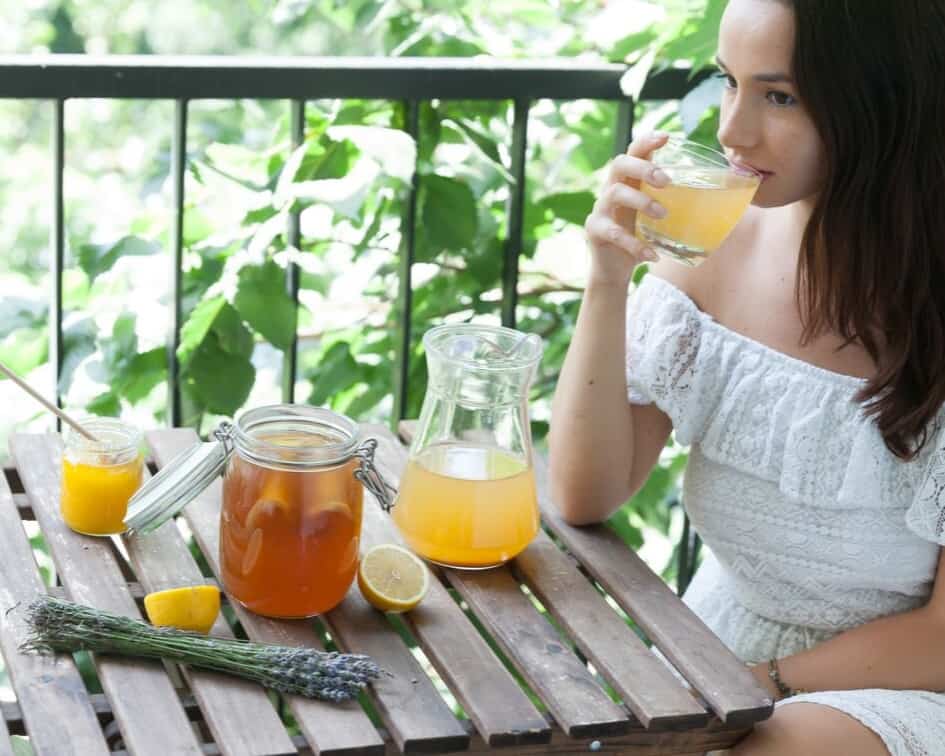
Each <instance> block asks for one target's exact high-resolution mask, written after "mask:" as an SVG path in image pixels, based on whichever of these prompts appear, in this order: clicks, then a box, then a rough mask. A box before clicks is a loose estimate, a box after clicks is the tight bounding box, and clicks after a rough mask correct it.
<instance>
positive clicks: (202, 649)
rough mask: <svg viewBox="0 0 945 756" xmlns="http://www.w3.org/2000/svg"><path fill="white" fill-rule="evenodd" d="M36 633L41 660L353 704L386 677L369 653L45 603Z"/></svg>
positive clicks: (31, 615) (37, 610)
mask: <svg viewBox="0 0 945 756" xmlns="http://www.w3.org/2000/svg"><path fill="white" fill-rule="evenodd" d="M26 619H27V622H28V623H29V626H30V634H29V637H28V638H27V640H26V642H25V643H24V644H23V650H25V651H32V652H36V653H51V652H54V651H65V652H73V651H92V652H94V653H101V654H121V655H125V656H143V657H147V658H152V659H166V660H168V661H172V662H177V663H180V664H189V665H190V666H192V667H200V668H202V669H211V670H214V671H217V672H226V673H229V674H233V675H238V676H239V677H244V678H246V679H248V680H254V681H255V682H258V683H260V684H261V685H264V686H265V687H267V688H272V689H273V690H278V691H280V692H282V693H295V694H298V695H302V696H306V697H308V698H319V699H322V700H326V701H347V700H349V699H351V698H354V697H355V696H357V695H358V693H359V692H360V691H361V689H362V688H364V687H365V686H366V685H367V684H368V683H369V682H371V681H372V680H376V679H377V678H378V677H379V676H380V675H381V670H380V668H379V667H378V666H377V664H375V663H374V661H373V660H372V659H371V658H370V657H368V656H364V655H361V654H342V653H337V652H328V651H319V650H317V649H314V648H301V647H293V646H273V645H267V644H263V643H253V642H250V641H242V640H233V639H230V638H219V637H215V636H207V635H200V634H199V633H190V632H185V631H183V630H176V629H174V628H167V627H154V626H152V625H149V624H148V623H146V622H141V621H140V620H134V619H130V618H128V617H123V616H121V615H118V614H112V613H111V612H106V611H102V610H100V609H93V608H91V607H88V606H83V605H82V604H76V603H73V602H71V601H63V600H62V599H57V598H53V597H52V596H46V595H44V596H41V597H39V598H37V599H36V600H34V601H33V602H32V603H31V604H30V605H29V606H28V607H27V608H26Z"/></svg>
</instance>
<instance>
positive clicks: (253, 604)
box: [125, 404, 392, 618]
mask: <svg viewBox="0 0 945 756" xmlns="http://www.w3.org/2000/svg"><path fill="white" fill-rule="evenodd" d="M214 436H215V438H216V440H215V441H207V442H204V443H199V444H196V445H194V446H193V447H191V448H190V449H188V450H186V451H185V452H183V453H182V454H180V455H179V456H178V457H176V458H175V459H174V460H172V461H171V463H170V464H168V465H167V466H166V467H164V468H163V469H162V470H161V471H160V472H158V474H157V475H155V476H154V477H153V478H152V479H151V480H150V481H148V483H146V484H145V485H144V486H143V487H142V488H141V490H140V491H139V492H138V493H137V494H136V495H135V496H134V497H133V498H132V500H131V502H130V503H129V510H128V515H127V517H126V518H125V524H126V525H127V526H128V528H129V529H130V530H134V531H138V532H147V531H150V530H153V529H155V528H156V527H158V526H159V525H161V524H162V523H163V522H165V521H166V520H167V519H169V518H170V517H172V516H173V515H174V514H175V513H176V512H178V511H179V510H180V509H181V508H183V507H184V506H185V505H186V504H187V503H189V502H190V501H192V500H193V499H194V498H196V497H197V496H198V495H199V494H200V493H201V492H202V491H203V490H204V489H205V488H206V487H207V486H208V485H210V483H211V482H212V481H213V480H214V479H215V478H216V476H217V475H219V474H220V473H221V472H223V471H224V470H225V473H224V478H223V505H222V507H221V510H220V566H221V577H222V580H223V586H224V588H225V589H226V591H227V593H228V594H229V595H230V596H231V597H232V598H233V599H235V600H237V601H239V602H240V603H241V604H243V605H244V606H245V607H246V608H247V609H250V610H251V611H253V612H256V613H257V614H262V615H265V616H268V617H296V618H297V617H311V616H313V615H316V614H320V613H322V612H327V611H329V610H330V609H332V608H334V607H335V606H336V605H337V604H338V603H340V602H341V600H342V599H343V598H344V596H345V593H346V592H347V590H348V588H349V586H350V585H351V582H352V580H353V579H354V576H355V573H356V572H357V568H358V548H359V543H360V536H361V518H362V502H363V496H364V491H363V488H362V486H366V487H367V488H368V490H370V491H371V492H372V493H373V494H374V495H375V496H377V497H378V500H379V501H380V503H381V506H382V507H384V508H385V509H389V508H390V501H391V493H392V489H391V488H390V486H388V485H387V484H386V483H385V482H384V481H383V479H382V478H381V477H380V475H379V474H378V472H377V470H376V469H375V467H374V451H375V449H376V447H377V442H376V441H375V440H374V439H362V437H361V433H360V429H359V428H358V425H357V423H355V422H354V421H353V420H351V419H349V418H347V417H345V416H344V415H339V414H338V413H335V412H332V411H330V410H326V409H318V408H315V407H307V406H304V405H286V404H280V405H273V406H269V407H260V408H258V409H254V410H250V411H249V412H246V413H245V414H243V415H242V416H241V417H240V418H239V419H238V420H237V421H236V423H235V424H232V425H231V424H230V423H221V425H220V426H219V427H218V428H217V430H216V431H215V432H214Z"/></svg>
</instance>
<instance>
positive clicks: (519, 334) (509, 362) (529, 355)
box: [423, 323, 544, 372]
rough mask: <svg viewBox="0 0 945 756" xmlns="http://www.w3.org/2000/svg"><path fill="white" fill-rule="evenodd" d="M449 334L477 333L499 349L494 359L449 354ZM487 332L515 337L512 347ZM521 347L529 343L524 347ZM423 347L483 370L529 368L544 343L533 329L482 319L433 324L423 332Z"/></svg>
mask: <svg viewBox="0 0 945 756" xmlns="http://www.w3.org/2000/svg"><path fill="white" fill-rule="evenodd" d="M449 336H478V337H479V338H484V337H486V338H484V340H485V341H487V342H488V343H489V344H490V345H492V346H493V347H494V348H495V349H496V350H497V351H498V352H499V353H500V355H499V357H498V358H497V359H496V361H495V362H483V361H481V360H477V359H473V358H469V357H462V356H457V355H455V354H448V353H447V352H446V351H445V350H444V348H443V346H444V341H445V339H446V338H447V337H449ZM488 336H501V337H506V338H510V339H514V340H515V341H514V342H513V344H512V347H511V349H510V350H506V349H504V348H503V347H502V346H501V345H500V344H498V343H496V342H495V341H494V340H492V339H489V338H487V337H488ZM522 347H527V348H525V349H522ZM423 348H424V351H425V352H426V353H427V354H428V355H430V354H432V355H435V356H437V357H439V358H440V359H443V360H449V361H450V362H453V363H455V364H458V365H462V366H463V367H466V368H471V369H473V370H482V371H496V372H501V371H504V370H509V369H515V368H528V367H533V366H535V365H536V364H538V362H539V360H541V355H542V352H543V351H544V344H543V343H542V341H541V337H540V336H538V335H537V334H534V333H525V332H524V331H519V330H517V329H515V328H508V327H506V326H493V325H485V324H481V323H443V324H441V325H438V326H434V327H433V328H431V329H429V330H428V331H427V332H426V333H424V334H423Z"/></svg>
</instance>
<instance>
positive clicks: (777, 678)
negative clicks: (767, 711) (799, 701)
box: [768, 659, 807, 698]
mask: <svg viewBox="0 0 945 756" xmlns="http://www.w3.org/2000/svg"><path fill="white" fill-rule="evenodd" d="M768 679H769V680H771V682H772V683H773V684H774V687H775V688H777V690H778V695H780V696H781V698H790V697H791V696H796V695H799V694H800V693H806V692H807V691H806V690H801V689H800V688H792V687H791V686H790V685H788V684H787V683H785V682H784V680H782V679H781V669H780V667H778V660H777V659H769V660H768Z"/></svg>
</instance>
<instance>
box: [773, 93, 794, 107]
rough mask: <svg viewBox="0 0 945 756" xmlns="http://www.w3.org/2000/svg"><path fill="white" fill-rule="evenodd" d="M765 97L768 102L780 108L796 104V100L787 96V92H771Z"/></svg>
mask: <svg viewBox="0 0 945 756" xmlns="http://www.w3.org/2000/svg"><path fill="white" fill-rule="evenodd" d="M767 97H768V101H769V102H771V103H772V104H774V105H778V106H780V107H787V106H788V105H793V104H794V103H796V102H797V100H795V99H794V97H792V96H791V95H789V94H788V93H787V92H777V91H771V92H768V95H767Z"/></svg>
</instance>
